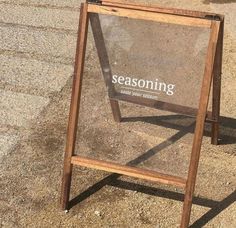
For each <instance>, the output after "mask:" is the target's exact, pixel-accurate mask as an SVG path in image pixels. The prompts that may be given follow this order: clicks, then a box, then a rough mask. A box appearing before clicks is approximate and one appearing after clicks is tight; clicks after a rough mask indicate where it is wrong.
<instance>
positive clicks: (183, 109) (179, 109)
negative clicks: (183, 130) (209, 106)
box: [110, 93, 217, 123]
mask: <svg viewBox="0 0 236 228" xmlns="http://www.w3.org/2000/svg"><path fill="white" fill-rule="evenodd" d="M110 99H111V100H117V101H126V102H129V103H133V104H138V105H143V106H147V107H150V108H155V109H159V110H164V111H169V112H174V113H179V114H183V115H186V116H192V117H195V116H196V115H197V112H198V109H197V108H191V107H187V106H182V105H177V104H172V103H168V102H163V101H157V100H151V99H147V98H144V97H135V96H130V95H126V94H121V93H116V94H115V95H113V94H111V96H110ZM206 121H207V122H210V123H213V122H217V121H216V120H214V119H212V113H211V112H210V111H208V112H207V115H206Z"/></svg>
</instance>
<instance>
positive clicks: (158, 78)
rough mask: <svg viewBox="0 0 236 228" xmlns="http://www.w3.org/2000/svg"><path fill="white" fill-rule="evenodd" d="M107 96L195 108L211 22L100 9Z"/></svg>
mask: <svg viewBox="0 0 236 228" xmlns="http://www.w3.org/2000/svg"><path fill="white" fill-rule="evenodd" d="M99 18H100V23H101V29H102V33H103V38H104V42H105V48H106V52H107V54H108V59H109V64H110V69H107V66H106V69H103V70H105V71H108V70H110V71H111V77H110V78H109V80H110V81H109V82H108V83H107V85H108V86H109V87H112V88H109V89H110V91H113V93H110V96H111V97H116V98H119V95H120V97H125V96H132V97H136V99H137V100H138V99H140V100H141V99H142V98H144V99H150V100H154V101H156V100H157V101H163V102H167V103H172V104H177V105H182V106H188V107H192V108H198V103H199V96H200V89H201V84H202V78H203V75H204V68H205V60H206V52H207V46H208V42H209V34H210V29H209V28H202V27H191V26H184V25H175V24H167V23H158V22H155V21H147V20H139V19H130V18H125V17H117V16H111V15H99Z"/></svg>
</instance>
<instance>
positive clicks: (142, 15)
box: [88, 4, 211, 28]
mask: <svg viewBox="0 0 236 228" xmlns="http://www.w3.org/2000/svg"><path fill="white" fill-rule="evenodd" d="M88 12H90V13H99V14H107V15H113V16H120V17H128V18H133V19H143V20H151V21H157V22H162V23H171V24H179V25H187V26H196V27H206V28H210V27H211V20H208V19H203V18H193V17H187V16H182V15H171V14H164V13H158V12H149V13H148V14H147V13H146V12H144V11H142V10H134V9H132V10H131V9H125V8H119V7H113V6H103V5H93V4H89V5H88Z"/></svg>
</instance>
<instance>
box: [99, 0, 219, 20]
mask: <svg viewBox="0 0 236 228" xmlns="http://www.w3.org/2000/svg"><path fill="white" fill-rule="evenodd" d="M102 5H104V6H115V7H121V8H126V9H137V10H143V11H148V12H159V13H165V14H175V15H182V16H190V17H198V18H206V16H213V17H220V18H221V19H222V18H223V15H220V14H215V13H211V12H202V11H194V10H186V9H176V8H164V7H160V6H157V5H156V6H155V5H152V6H148V5H140V4H137V3H127V2H124V1H121V0H120V1H119V0H115V1H112V0H110V1H109V0H105V1H102Z"/></svg>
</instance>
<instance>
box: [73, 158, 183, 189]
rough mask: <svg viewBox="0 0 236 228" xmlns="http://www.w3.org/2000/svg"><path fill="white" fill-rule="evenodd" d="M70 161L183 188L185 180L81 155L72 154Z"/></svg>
mask: <svg viewBox="0 0 236 228" xmlns="http://www.w3.org/2000/svg"><path fill="white" fill-rule="evenodd" d="M71 163H72V164H74V165H80V166H84V167H88V168H92V169H98V170H103V171H107V172H112V173H118V174H123V175H127V176H131V177H136V178H140V179H144V180H148V181H153V182H159V183H163V184H168V185H175V186H177V187H181V188H185V185H186V180H185V179H184V178H181V177H177V176H172V175H167V174H162V173H158V172H155V171H151V170H146V169H141V168H137V167H131V166H126V165H120V164H117V163H114V162H107V161H101V160H97V159H91V158H85V157H81V156H72V158H71Z"/></svg>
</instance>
